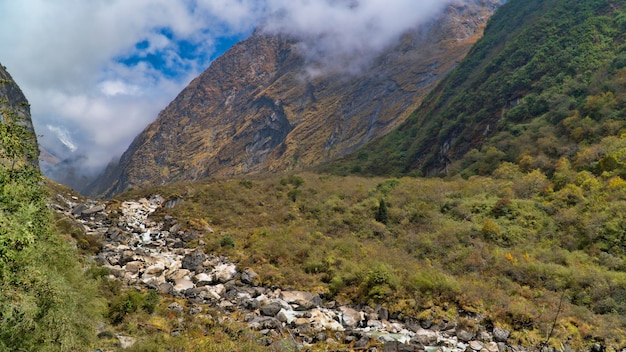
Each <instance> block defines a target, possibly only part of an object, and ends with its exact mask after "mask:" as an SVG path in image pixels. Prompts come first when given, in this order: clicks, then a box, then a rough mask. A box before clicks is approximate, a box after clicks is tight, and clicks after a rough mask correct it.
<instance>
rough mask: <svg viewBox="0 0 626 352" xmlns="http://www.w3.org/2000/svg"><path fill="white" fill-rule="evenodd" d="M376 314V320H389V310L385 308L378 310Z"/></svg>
mask: <svg viewBox="0 0 626 352" xmlns="http://www.w3.org/2000/svg"><path fill="white" fill-rule="evenodd" d="M376 314H378V319H380V320H389V310H388V309H387V308H383V307H380V308H378V309H377V310H376Z"/></svg>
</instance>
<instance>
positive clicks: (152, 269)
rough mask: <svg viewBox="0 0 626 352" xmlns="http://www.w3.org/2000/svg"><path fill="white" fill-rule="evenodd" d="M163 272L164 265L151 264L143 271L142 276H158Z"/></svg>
mask: <svg viewBox="0 0 626 352" xmlns="http://www.w3.org/2000/svg"><path fill="white" fill-rule="evenodd" d="M164 270H165V265H164V264H163V263H160V262H159V263H156V264H152V265H150V266H149V267H147V268H146V270H145V271H144V275H145V274H148V275H154V276H159V275H161V274H162V273H163V271H164Z"/></svg>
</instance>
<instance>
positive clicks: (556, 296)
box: [123, 160, 626, 348]
mask: <svg viewBox="0 0 626 352" xmlns="http://www.w3.org/2000/svg"><path fill="white" fill-rule="evenodd" d="M147 193H152V194H154V193H159V194H162V195H164V196H166V197H168V198H170V199H176V198H180V199H184V201H183V202H181V203H178V204H177V205H176V206H175V207H173V208H172V209H167V210H166V211H165V212H166V213H167V215H170V216H174V217H176V218H178V219H179V223H180V224H183V225H184V226H185V227H187V229H188V230H192V231H196V232H197V233H198V234H200V235H201V237H200V238H201V240H202V241H203V242H202V243H203V244H200V242H197V241H196V242H192V243H191V244H190V246H198V247H201V248H203V249H204V250H205V251H206V252H207V253H208V252H211V253H215V254H220V255H227V256H229V257H230V258H231V259H233V260H236V261H237V262H238V265H239V266H241V267H251V268H253V269H254V270H255V271H257V272H258V273H259V274H260V275H261V278H262V280H263V282H264V283H265V284H266V285H278V286H281V287H292V288H294V289H302V290H307V291H311V292H319V293H321V294H322V295H323V296H324V298H325V299H328V300H338V301H339V302H344V303H353V304H369V305H371V306H373V307H375V306H377V305H379V304H381V305H383V306H385V307H388V308H389V309H390V311H392V312H395V314H398V315H409V316H414V317H417V318H418V319H420V320H423V321H434V322H436V321H441V320H442V319H448V320H450V319H461V320H460V321H462V322H465V323H467V324H468V325H469V329H471V326H472V323H471V322H472V321H475V320H474V319H479V320H482V321H483V323H484V322H485V321H487V322H493V323H497V324H499V325H500V326H505V327H508V328H510V329H511V330H512V331H514V332H513V337H512V338H513V343H515V342H517V343H520V344H523V345H527V346H536V345H539V344H540V343H543V342H544V341H545V340H546V339H547V338H548V334H549V330H550V327H551V326H552V324H553V323H554V322H556V326H555V331H554V332H553V334H552V335H550V336H551V341H550V343H552V344H554V345H555V346H560V345H559V344H560V343H565V342H566V341H570V342H569V343H570V344H571V345H572V346H573V347H574V348H582V347H584V346H589V344H590V343H592V342H602V343H603V344H605V345H607V346H613V347H615V348H618V347H619V346H624V345H625V344H626V340H625V339H624V338H625V334H624V331H626V320H625V319H624V317H625V316H626V273H625V272H624V271H625V270H626V262H625V261H624V258H625V251H626V247H624V243H626V242H625V241H624V240H625V238H624V231H623V229H624V226H625V225H626V216H625V215H624V214H626V212H625V211H624V210H626V181H624V180H623V179H622V178H621V177H620V176H619V175H608V174H607V175H603V176H596V175H594V174H593V173H591V172H589V171H580V172H577V171H575V170H573V169H572V168H571V167H570V165H569V164H568V163H567V161H566V160H563V161H562V162H561V163H560V164H559V171H558V172H555V173H554V175H553V176H547V175H546V174H545V173H543V172H542V171H540V170H533V171H524V170H523V169H521V168H520V167H519V166H517V165H514V164H511V163H504V164H502V165H500V167H498V169H497V170H496V171H495V172H494V176H493V177H482V176H474V177H470V178H469V179H462V178H456V179H452V180H442V179H422V178H400V179H394V178H391V179H385V178H359V177H351V176H350V177H338V176H328V175H318V174H301V175H292V176H288V177H283V178H279V177H271V178H259V179H249V180H216V181H207V182H205V183H199V184H177V185H171V186H165V187H161V188H157V189H152V190H149V191H145V190H144V191H134V192H131V193H128V194H125V195H123V198H127V197H131V198H133V197H137V196H140V195H145V194H147ZM164 215H166V214H165V213H164V212H162V213H160V214H157V215H156V216H157V217H158V216H164ZM559 306H562V308H560V309H559Z"/></svg>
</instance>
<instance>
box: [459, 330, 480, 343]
mask: <svg viewBox="0 0 626 352" xmlns="http://www.w3.org/2000/svg"><path fill="white" fill-rule="evenodd" d="M474 336H476V335H475V334H474V333H473V332H469V331H467V330H463V329H457V330H456V337H457V338H458V339H459V341H463V342H470V341H472V340H473V339H474Z"/></svg>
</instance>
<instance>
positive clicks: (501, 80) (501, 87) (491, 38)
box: [334, 0, 625, 175]
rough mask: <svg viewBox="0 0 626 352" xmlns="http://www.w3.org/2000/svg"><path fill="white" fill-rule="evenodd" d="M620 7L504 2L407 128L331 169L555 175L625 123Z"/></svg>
mask: <svg viewBox="0 0 626 352" xmlns="http://www.w3.org/2000/svg"><path fill="white" fill-rule="evenodd" d="M624 10H625V5H624V3H623V2H620V1H618V2H615V1H594V2H579V1H517V0H512V1H508V2H507V3H506V4H505V5H503V6H501V7H500V9H499V11H498V12H497V13H496V14H495V15H494V16H493V17H492V18H491V21H490V23H489V25H488V26H487V28H486V29H485V32H484V37H483V38H482V39H481V40H480V41H479V42H478V43H477V44H476V46H474V48H473V49H472V51H471V52H470V53H469V54H468V56H467V57H466V59H465V60H464V61H463V62H462V63H461V64H460V65H459V66H458V67H457V68H456V69H455V70H454V71H453V72H451V73H450V75H448V76H447V77H446V78H445V80H443V81H442V82H441V83H440V84H439V85H438V86H437V88H436V89H434V90H433V91H432V92H431V94H430V95H429V96H428V97H427V98H426V99H425V100H424V104H423V106H421V107H420V109H418V110H417V111H415V113H414V114H413V115H412V116H411V117H410V118H409V119H408V120H407V121H406V123H404V124H403V125H402V126H400V127H399V128H398V129H397V130H395V131H394V132H393V133H390V134H388V135H386V136H385V137H384V138H383V139H381V140H379V141H377V142H376V143H375V145H372V146H368V148H367V150H365V149H364V150H362V151H359V152H358V153H356V154H354V155H352V156H351V157H350V158H349V160H342V161H341V163H338V164H335V165H334V168H335V170H342V172H350V171H354V170H357V171H361V172H363V173H368V174H390V173H395V174H403V173H413V174H424V175H438V174H445V173H450V172H458V171H462V172H465V173H466V174H468V175H469V174H472V173H474V174H476V173H478V174H488V173H489V172H491V171H493V170H495V169H496V168H497V166H498V163H499V162H501V161H508V162H514V163H516V162H520V161H523V163H524V165H525V166H524V167H525V168H531V169H532V168H540V169H543V170H546V171H547V172H548V173H551V172H553V171H554V168H555V164H556V161H557V160H558V159H559V158H561V157H566V158H571V160H573V157H574V156H575V155H576V153H577V152H578V151H579V150H582V149H583V147H585V146H588V145H592V144H596V143H598V141H599V140H600V139H601V138H602V137H606V136H609V135H615V134H616V131H617V130H619V127H617V126H618V125H619V126H621V125H622V122H621V120H620V119H618V118H616V117H617V115H619V114H621V113H622V112H620V111H621V110H622V107H621V106H622V105H620V104H621V103H620V102H621V98H620V97H621V96H622V94H623V88H622V87H623V85H622V83H620V82H622V80H623V78H621V77H622V75H623V74H624V72H623V70H622V69H623V68H624V55H625V54H624V47H623V45H624V36H623V33H624ZM603 94H604V98H603V96H602V95H603ZM607 97H608V99H607ZM602 125H605V126H604V127H602ZM608 125H611V126H612V127H610V128H609V127H608ZM577 129H578V130H577ZM575 130H577V132H574V131H575ZM470 152H471V153H470ZM592 159H593V158H591V159H589V160H591V161H593V160H592ZM573 161H575V160H573ZM595 161H597V159H596V160H595ZM581 166H582V165H581ZM589 166H590V165H586V166H585V167H589Z"/></svg>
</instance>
